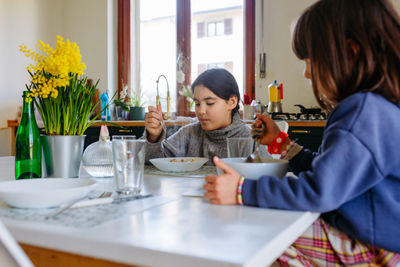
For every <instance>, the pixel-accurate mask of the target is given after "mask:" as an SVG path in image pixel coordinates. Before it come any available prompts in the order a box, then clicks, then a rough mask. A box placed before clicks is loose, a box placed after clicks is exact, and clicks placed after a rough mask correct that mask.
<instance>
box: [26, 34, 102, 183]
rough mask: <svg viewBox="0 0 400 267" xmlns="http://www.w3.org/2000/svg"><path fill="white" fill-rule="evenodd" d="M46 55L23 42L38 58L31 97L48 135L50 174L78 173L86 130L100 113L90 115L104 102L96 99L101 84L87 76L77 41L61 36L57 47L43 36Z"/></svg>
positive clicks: (29, 54)
mask: <svg viewBox="0 0 400 267" xmlns="http://www.w3.org/2000/svg"><path fill="white" fill-rule="evenodd" d="M38 47H39V49H40V50H41V51H42V52H43V55H42V54H40V53H37V52H34V51H31V50H30V49H28V48H27V47H26V46H25V45H21V46H20V51H21V52H23V53H24V54H25V55H26V56H27V57H30V58H31V59H33V60H34V61H35V62H36V65H32V64H30V65H29V66H28V68H27V69H28V72H29V74H30V76H31V77H30V83H29V84H27V85H26V88H27V90H28V91H29V94H28V96H29V99H28V101H34V104H35V106H36V107H37V109H38V110H39V113H40V115H41V117H42V120H43V124H44V130H45V135H43V136H41V142H42V147H43V152H44V159H45V163H46V172H47V175H48V176H49V177H76V176H77V175H78V171H79V165H80V160H81V156H82V152H83V144H84V139H85V136H84V132H85V130H86V129H87V128H88V127H90V126H91V125H92V124H93V123H94V120H95V119H97V118H98V116H99V114H97V115H95V116H93V117H92V119H90V116H91V115H92V114H93V113H94V110H95V108H96V107H97V106H98V105H100V102H99V101H97V102H95V103H94V102H93V100H92V99H93V98H94V96H95V94H96V93H97V92H98V90H97V85H98V82H99V81H97V83H95V84H94V85H93V84H91V83H90V82H88V78H87V77H85V76H83V74H84V72H83V71H84V70H85V69H86V65H85V63H83V62H82V61H81V57H82V56H81V54H80V51H79V47H78V46H77V44H76V43H74V42H70V41H69V40H68V39H67V40H66V41H64V39H63V38H62V37H61V36H57V42H56V46H55V48H52V47H51V46H50V45H48V44H46V43H44V42H42V41H40V40H39V44H38Z"/></svg>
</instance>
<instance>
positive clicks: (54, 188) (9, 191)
mask: <svg viewBox="0 0 400 267" xmlns="http://www.w3.org/2000/svg"><path fill="white" fill-rule="evenodd" d="M95 184H96V182H95V181H94V180H91V179H79V178H78V179H76V178H40V179H27V180H14V181H7V182H0V198H1V199H3V201H4V202H6V203H7V204H8V205H10V206H12V207H16V208H49V207H57V206H60V205H61V204H66V203H68V202H70V201H73V200H75V199H79V198H83V197H84V196H86V195H87V194H88V193H89V191H90V190H92V188H93V186H94V185H95Z"/></svg>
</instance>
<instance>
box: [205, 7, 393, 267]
mask: <svg viewBox="0 0 400 267" xmlns="http://www.w3.org/2000/svg"><path fill="white" fill-rule="evenodd" d="M292 46H293V50H294V52H295V54H296V55H297V57H298V58H299V59H301V60H303V61H304V62H305V72H304V76H305V77H306V78H307V79H310V81H311V84H312V88H313V91H314V95H315V97H316V99H317V101H318V102H319V104H320V106H321V107H322V108H324V109H326V110H328V111H330V115H329V118H328V120H327V124H326V127H325V130H324V137H323V140H322V144H321V146H320V148H319V152H318V153H312V152H310V151H309V150H307V149H303V148H302V147H301V146H299V145H298V144H295V143H293V142H292V141H291V140H290V139H289V137H287V135H285V134H284V133H281V132H280V131H279V128H278V127H277V126H276V125H275V123H274V122H273V120H271V119H270V118H269V117H266V116H261V115H259V116H258V119H257V120H256V123H255V124H254V125H253V134H259V136H258V138H259V139H260V142H261V143H262V144H264V145H269V147H271V149H273V150H276V151H277V152H278V153H280V154H281V155H282V156H283V157H286V159H288V160H289V165H290V169H291V170H292V171H293V172H294V173H295V174H296V175H297V178H296V177H290V176H287V177H284V178H282V179H279V178H277V177H273V176H268V175H265V176H262V177H260V178H259V179H257V180H251V179H246V178H244V177H241V176H240V174H238V173H237V172H236V171H234V170H233V169H232V168H230V167H229V166H227V165H226V164H225V163H224V162H222V161H221V160H220V159H219V158H217V157H215V158H214V163H215V165H216V166H218V167H220V168H221V169H223V170H225V171H224V172H225V174H223V175H220V176H207V177H206V184H205V185H204V189H205V190H206V193H205V197H206V198H208V199H209V200H210V202H211V203H213V204H237V203H239V204H244V205H251V206H259V207H263V208H276V209H287V210H303V211H315V212H320V213H321V216H320V218H319V219H318V220H317V221H316V222H315V223H314V224H313V225H312V226H311V227H310V228H309V229H308V230H307V231H306V232H305V233H304V234H303V235H302V236H301V237H300V238H299V239H298V240H297V241H296V242H295V243H294V244H292V246H291V247H290V248H288V250H287V251H286V252H285V253H284V254H282V255H281V257H280V258H279V259H278V261H277V263H280V264H283V265H296V264H297V265H298V264H300V265H306V266H314V265H323V266H327V265H328V266H330V265H357V264H359V265H363V264H377V265H380V266H381V265H385V266H396V265H399V266H400V254H399V253H400V119H399V118H400V106H399V103H400V19H399V16H398V14H397V13H396V12H395V10H394V8H393V6H392V5H391V3H390V2H389V0H320V1H318V2H316V3H315V4H314V5H312V6H311V7H309V8H308V9H307V10H305V11H304V13H303V14H302V15H301V16H300V18H299V19H298V21H297V24H296V26H295V29H294V32H293V41H292ZM262 125H264V129H265V130H262V131H261V129H263V128H261V126H262ZM260 131H261V133H260ZM253 178H258V177H253ZM316 241H318V242H316ZM368 266H369V265H368Z"/></svg>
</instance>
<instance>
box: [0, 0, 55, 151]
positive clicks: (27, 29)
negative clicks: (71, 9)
mask: <svg viewBox="0 0 400 267" xmlns="http://www.w3.org/2000/svg"><path fill="white" fill-rule="evenodd" d="M61 21H62V13H61V0H18V1H15V0H0V58H1V60H0V94H1V97H0V128H1V130H0V156H4V155H10V153H11V141H10V140H11V139H10V130H9V129H7V128H6V127H7V120H12V119H16V118H17V113H18V108H19V106H21V105H22V91H23V90H24V89H25V83H27V82H28V79H29V75H28V73H27V71H26V66H27V65H28V64H29V63H30V60H29V59H28V58H26V57H25V55H24V54H22V53H21V52H19V47H18V46H19V45H20V44H22V43H23V44H26V45H27V46H29V47H31V48H34V47H35V45H36V43H37V41H38V40H39V39H41V40H43V41H47V40H55V36H56V34H58V33H59V32H60V30H62V23H61ZM4 128H6V129H4Z"/></svg>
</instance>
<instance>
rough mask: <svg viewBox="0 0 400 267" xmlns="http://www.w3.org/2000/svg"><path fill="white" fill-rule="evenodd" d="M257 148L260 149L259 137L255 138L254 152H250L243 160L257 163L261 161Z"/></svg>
mask: <svg viewBox="0 0 400 267" xmlns="http://www.w3.org/2000/svg"><path fill="white" fill-rule="evenodd" d="M259 149H260V139H257V140H256V146H255V148H254V152H253V153H251V154H250V155H249V156H248V157H247V158H246V160H245V161H244V162H247V163H259V162H262V160H261V158H260V154H259V152H258V151H259Z"/></svg>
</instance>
